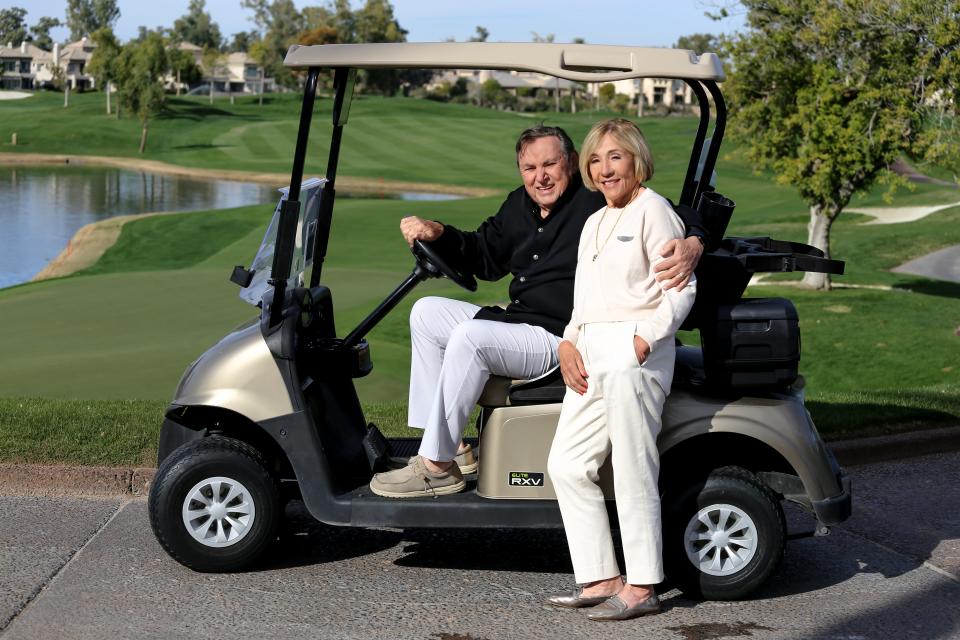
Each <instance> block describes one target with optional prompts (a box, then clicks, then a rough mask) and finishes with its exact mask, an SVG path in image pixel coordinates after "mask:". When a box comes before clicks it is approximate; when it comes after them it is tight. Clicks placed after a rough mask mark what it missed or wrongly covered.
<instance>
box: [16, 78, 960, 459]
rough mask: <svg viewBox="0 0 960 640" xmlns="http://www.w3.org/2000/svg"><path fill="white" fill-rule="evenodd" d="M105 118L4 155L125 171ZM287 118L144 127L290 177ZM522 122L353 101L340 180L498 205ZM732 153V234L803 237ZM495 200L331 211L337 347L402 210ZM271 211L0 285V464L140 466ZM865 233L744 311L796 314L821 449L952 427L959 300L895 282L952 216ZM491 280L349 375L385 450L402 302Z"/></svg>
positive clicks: (167, 121)
mask: <svg viewBox="0 0 960 640" xmlns="http://www.w3.org/2000/svg"><path fill="white" fill-rule="evenodd" d="M102 110H103V104H102V97H100V96H99V95H98V94H81V95H79V96H73V97H72V98H71V107H70V109H68V110H66V111H64V110H63V108H62V99H60V98H58V94H51V95H45V94H37V95H35V96H34V97H33V98H30V99H27V100H20V101H15V102H14V103H10V104H0V116H2V117H0V122H2V123H3V124H2V125H0V126H2V129H0V139H7V140H8V139H9V135H8V130H9V131H13V130H15V131H17V132H18V136H19V137H20V139H21V140H23V141H24V143H25V145H24V146H23V147H22V148H21V147H17V149H16V150H18V151H28V152H31V153H42V152H48V153H54V152H56V153H83V154H96V153H100V154H103V155H111V156H118V155H125V154H127V149H126V145H127V144H128V143H129V146H130V149H129V152H130V153H129V155H130V156H131V157H133V156H135V155H136V153H135V152H136V140H137V139H138V138H137V136H138V135H139V131H138V125H136V123H135V122H134V121H132V120H127V119H122V120H119V121H117V120H115V119H113V118H107V117H106V116H105V115H103V113H102ZM298 111H299V106H298V102H297V100H296V99H294V98H293V97H287V96H281V97H279V98H275V99H274V100H271V101H270V102H268V104H266V105H265V106H264V107H263V108H260V107H258V106H257V105H256V104H255V103H253V102H252V101H243V100H238V101H237V104H236V105H234V106H230V105H228V104H226V103H225V101H224V104H219V103H218V104H217V105H214V108H213V109H211V108H210V107H209V105H207V104H206V103H205V101H204V100H201V99H185V98H184V99H176V100H171V111H170V112H169V113H168V114H167V115H166V116H165V117H163V118H160V119H157V120H156V122H155V123H154V124H153V125H152V126H151V143H150V145H149V146H148V153H147V154H146V156H147V157H148V158H150V159H154V160H163V161H166V162H174V163H177V164H182V165H187V166H197V167H204V168H211V167H220V168H224V169H243V170H261V171H285V170H288V168H289V163H290V155H291V151H292V148H293V140H294V138H295V134H296V124H295V123H296V119H297V115H298ZM328 111H329V101H328V100H321V101H320V104H319V107H318V113H319V117H318V118H317V124H316V125H315V127H314V130H313V132H312V138H311V140H312V143H311V149H312V154H311V157H312V158H313V160H312V161H311V162H312V164H310V165H308V166H309V168H310V169H311V171H312V172H313V173H318V172H319V171H320V168H321V166H322V164H324V163H325V161H326V147H325V145H326V143H327V140H326V133H327V132H328V131H329V124H328V122H329V120H328V115H329V114H328ZM546 116H547V117H546V119H547V120H548V122H550V123H557V124H561V125H562V126H564V127H567V128H568V130H569V131H570V133H571V135H572V136H573V137H574V139H575V140H578V139H582V137H583V135H584V134H585V132H586V130H587V128H588V127H589V125H590V124H592V122H594V121H595V120H596V119H598V117H599V116H598V115H597V114H576V115H570V114H560V115H557V114H546ZM71 119H73V120H71ZM77 120H79V121H80V122H86V125H85V126H86V128H87V130H88V132H89V135H88V138H87V139H86V140H84V139H83V138H82V137H80V136H77V137H75V136H74V135H72V134H68V130H67V129H68V127H67V126H66V125H65V124H63V123H61V121H63V122H64V123H69V122H75V121H77ZM532 122H535V120H532V119H531V118H528V117H524V116H521V115H518V114H509V113H499V112H495V111H491V110H485V109H477V108H474V107H470V106H463V105H441V104H436V103H431V102H426V101H416V100H410V99H383V98H364V99H358V100H357V101H355V103H354V105H353V108H352V110H351V121H350V124H349V125H348V127H347V130H346V133H345V135H344V153H343V157H342V161H341V165H340V172H341V174H343V175H352V176H359V177H368V178H369V179H371V180H373V181H375V180H377V179H379V178H380V177H383V178H384V179H390V180H404V181H414V182H416V181H423V182H433V183H448V184H467V185H475V186H483V187H489V186H495V187H497V188H501V189H504V190H506V189H508V188H511V187H513V186H515V183H516V181H517V179H516V169H515V165H514V159H513V153H512V147H513V141H514V138H515V136H516V134H517V133H518V132H519V131H520V130H522V129H523V128H524V127H526V126H529V125H530V124H531V123H532ZM41 123H42V124H43V125H44V126H38V125H40V124H41ZM641 126H642V128H643V129H644V131H645V133H646V134H647V136H648V138H649V140H650V143H651V147H652V148H653V149H654V152H655V159H656V162H657V175H656V176H655V178H654V180H653V181H652V182H651V186H652V187H653V188H655V189H657V190H659V191H660V192H662V193H664V194H665V195H668V196H671V197H675V196H676V192H677V190H678V185H679V184H680V181H681V179H682V174H683V171H684V169H685V166H686V161H687V158H688V154H689V144H690V141H691V140H692V136H693V132H694V130H695V128H696V121H695V120H693V119H691V118H664V119H657V118H647V119H644V120H643V121H642V122H641ZM61 127H62V128H61ZM73 127H74V128H76V124H74V125H73ZM58 136H62V137H61V138H60V139H58ZM463 149H469V153H466V152H464V151H463ZM726 149H730V151H725V152H724V153H723V154H722V155H721V159H720V161H719V167H718V174H719V181H718V189H719V190H720V191H722V192H723V193H724V194H726V195H728V196H729V197H731V198H733V199H734V200H736V201H737V203H738V208H737V211H736V213H735V215H734V220H733V223H732V224H731V229H730V230H728V234H729V235H769V236H772V237H776V238H778V239H784V240H795V241H804V240H805V238H806V222H807V214H806V211H805V207H804V206H803V204H802V203H801V202H800V201H799V199H798V198H797V196H796V194H795V192H794V191H793V190H792V189H790V188H789V187H786V186H781V185H776V184H774V183H773V181H772V180H771V179H770V177H769V176H763V175H759V176H758V175H754V174H753V172H752V171H751V170H750V168H749V167H748V166H747V164H746V163H745V162H744V161H743V159H742V158H741V157H740V156H739V154H738V153H736V152H735V150H733V148H732V147H726ZM0 150H3V151H11V150H13V149H11V148H10V147H9V146H4V147H2V148H0ZM881 195H882V194H881V192H880V191H879V190H877V191H876V192H871V193H870V194H867V195H866V196H865V197H863V198H862V199H858V200H857V201H856V202H855V205H856V206H865V205H870V206H877V205H882V204H883V201H882V197H881ZM958 199H960V198H958V197H957V192H955V191H953V190H950V189H948V188H946V187H942V186H937V185H921V186H919V187H918V188H917V189H916V190H914V191H912V192H908V191H903V192H900V193H899V194H898V195H897V197H896V204H897V205H898V206H906V205H913V204H929V203H937V202H955V201H957V200H958ZM500 200H501V198H499V197H494V198H479V199H470V200H460V201H455V202H404V201H391V200H376V199H370V200H364V199H342V200H340V201H339V202H338V204H337V209H336V213H335V217H334V225H333V230H332V235H331V240H330V247H329V254H328V256H327V261H326V263H325V266H324V270H323V278H322V281H323V282H324V284H326V285H327V286H329V287H330V288H331V290H332V293H333V298H334V302H335V307H336V312H337V318H336V320H337V328H338V332H339V333H340V334H345V333H347V331H349V329H350V328H352V327H353V326H354V325H355V324H356V323H357V322H359V320H360V319H361V318H362V317H363V316H365V315H366V314H367V313H369V311H370V310H372V309H373V308H374V306H375V305H376V304H377V303H378V302H379V301H380V300H381V299H382V298H383V297H384V296H385V295H386V294H387V293H389V292H390V291H391V290H392V289H393V287H395V286H396V285H397V284H398V283H399V282H400V281H401V280H402V279H403V278H404V277H405V276H406V275H407V274H408V273H409V270H410V269H411V268H412V265H413V258H412V256H411V255H410V253H409V251H408V249H407V248H406V245H405V243H404V242H403V240H402V239H401V238H400V235H399V232H398V223H399V219H400V218H401V217H402V216H403V215H409V214H417V215H421V216H423V217H429V218H434V219H440V220H443V221H445V222H448V223H451V224H454V225H456V226H459V227H461V228H473V227H475V226H476V225H477V224H479V222H480V221H482V220H483V218H484V217H486V216H488V215H491V214H492V213H494V212H495V211H496V208H497V206H498V205H499V202H500ZM272 212H273V207H272V205H267V206H253V207H243V208H238V209H231V210H223V211H206V212H195V213H189V214H176V215H168V216H157V217H152V218H144V219H141V220H136V221H133V222H129V223H127V224H126V225H124V227H123V231H122V233H121V235H120V237H119V239H118V241H117V243H116V244H115V245H114V246H113V247H111V248H110V249H108V250H107V252H106V253H105V254H104V255H103V256H102V257H101V259H100V260H99V261H98V262H97V263H96V264H94V265H93V266H91V267H90V268H88V269H86V270H84V271H81V272H79V273H76V274H73V275H71V276H69V277H65V278H60V279H56V280H50V281H44V282H37V283H30V284H25V285H21V286H17V287H12V288H9V289H4V290H0V323H2V328H3V331H0V353H2V354H3V363H4V365H5V366H3V367H2V368H0V460H6V461H23V462H71V463H81V464H150V463H151V462H152V460H153V456H154V455H155V447H156V441H157V433H158V429H159V424H160V418H161V416H162V412H163V410H164V408H165V406H166V403H167V402H168V401H169V399H170V398H171V397H172V394H173V391H174V388H175V386H176V383H177V381H178V379H179V377H180V374H181V373H182V372H183V370H184V368H185V367H186V366H187V365H188V364H189V363H190V362H192V361H193V360H194V359H195V358H196V357H197V356H198V355H199V354H200V353H202V352H203V351H204V350H205V349H206V348H208V347H209V346H210V345H212V344H214V343H215V342H216V341H217V340H218V339H219V338H220V337H222V336H223V335H224V334H225V333H226V332H228V331H229V330H230V329H231V328H232V327H234V326H236V325H237V324H239V323H241V322H243V321H245V320H247V319H249V318H250V317H251V316H252V315H254V314H255V313H256V311H257V310H256V309H254V308H253V307H250V306H249V305H247V304H245V303H244V302H242V301H241V300H240V299H239V297H238V296H237V294H238V289H237V287H236V286H235V285H233V284H231V283H230V282H229V281H228V276H229V273H230V270H231V269H232V267H233V266H234V265H237V264H249V262H250V260H251V259H252V257H253V254H254V253H255V251H256V248H257V246H258V245H259V243H260V240H261V238H262V235H263V231H264V228H265V226H266V224H267V222H268V221H269V219H270V216H271V215H272ZM865 220H867V218H866V217H864V216H861V215H856V214H844V215H843V216H842V217H841V218H840V220H839V221H838V223H837V224H836V225H835V227H834V234H833V251H834V256H835V257H837V258H839V259H842V260H846V261H847V274H846V275H845V276H842V277H838V278H836V279H835V282H837V283H843V284H852V285H859V287H858V288H843V289H837V290H834V291H832V292H829V293H817V292H811V291H806V290H801V289H797V288H796V287H794V286H792V283H790V282H776V283H775V284H773V285H771V286H755V287H751V288H750V290H749V291H748V293H747V295H748V296H750V297H771V296H783V297H789V298H791V299H792V300H793V301H794V302H795V304H796V305H797V308H798V310H799V312H800V318H801V331H802V337H803V359H802V362H801V371H802V373H803V374H804V376H805V377H806V379H807V398H808V407H809V409H810V411H811V414H812V415H813V417H814V420H815V422H816V423H817V425H818V428H819V429H820V430H821V432H822V433H824V434H825V435H826V436H827V437H849V436H856V435H865V434H875V433H883V432H887V431H895V430H901V429H904V428H918V427H927V426H933V425H937V424H944V423H953V424H956V423H957V422H958V421H960V392H958V388H960V369H958V364H957V361H958V358H957V355H958V353H960V337H958V336H957V335H956V331H957V329H958V326H960V285H957V284H951V283H945V282H939V281H933V280H928V279H924V278H917V277H915V276H909V275H904V274H896V273H892V272H890V271H889V269H890V268H892V267H894V266H896V265H898V264H900V263H902V262H904V261H906V260H908V259H911V258H914V257H917V256H920V255H924V254H926V253H928V252H930V251H933V250H936V249H939V248H941V247H944V246H949V245H953V244H960V208H957V207H955V208H951V209H946V210H943V211H940V212H938V213H936V214H933V215H931V216H929V217H927V218H924V219H922V220H919V221H917V222H912V223H905V224H896V225H863V224H862V223H863V222H864V221H865ZM782 279H784V280H790V279H791V278H790V277H785V278H782ZM774 280H776V279H774ZM506 284H507V283H506V282H505V281H504V282H499V283H481V286H480V289H479V290H478V292H477V293H475V294H467V293H466V292H464V291H463V290H460V289H458V288H456V287H455V286H454V285H452V284H451V283H449V281H446V280H434V281H430V282H428V283H425V284H423V285H421V286H420V287H418V289H417V290H415V291H414V293H413V294H412V295H411V296H409V297H408V299H406V300H404V301H403V302H402V303H401V304H400V305H399V306H398V308H397V309H396V310H394V311H393V312H392V313H391V314H390V315H389V316H388V317H387V318H386V319H385V320H384V321H383V322H382V323H381V324H380V325H379V326H378V327H377V328H376V329H375V330H374V331H373V332H372V333H371V334H370V335H369V336H368V338H369V340H370V343H371V347H372V352H371V353H372V357H373V360H374V363H375V368H374V371H373V373H372V374H371V375H370V376H368V377H367V378H364V379H361V380H358V389H359V392H360V396H361V399H362V400H363V402H364V403H365V404H364V408H365V412H366V415H367V419H368V420H371V421H374V422H377V423H378V424H380V426H381V428H382V429H383V430H384V431H385V432H388V433H391V434H400V433H404V432H405V430H406V429H405V427H404V425H403V422H404V407H405V402H406V383H407V369H408V366H409V338H408V332H407V326H406V322H407V315H408V313H409V309H410V306H411V305H412V304H413V302H414V300H415V299H416V298H418V297H420V296H422V295H445V296H454V297H458V298H462V299H467V300H471V301H473V302H476V303H478V304H489V303H496V302H501V301H505V299H506ZM682 338H683V339H684V340H685V341H687V342H691V341H695V340H696V336H691V335H684V336H682Z"/></svg>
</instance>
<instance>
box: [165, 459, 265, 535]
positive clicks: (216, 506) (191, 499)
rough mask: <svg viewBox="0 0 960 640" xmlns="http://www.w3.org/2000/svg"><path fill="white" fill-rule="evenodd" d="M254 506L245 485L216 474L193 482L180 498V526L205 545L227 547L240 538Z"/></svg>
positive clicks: (253, 515) (247, 527)
mask: <svg viewBox="0 0 960 640" xmlns="http://www.w3.org/2000/svg"><path fill="white" fill-rule="evenodd" d="M256 516H257V509H256V507H255V506H254V504H253V499H252V498H251V497H250V492H249V491H248V490H247V488H246V487H245V486H243V485H242V484H241V483H239V482H237V481H236V480H234V479H232V478H225V477H223V476H217V477H214V478H207V479H205V480H201V481H200V482H198V483H197V484H195V485H193V488H192V489H190V491H188V492H187V495H186V497H185V498H184V499H183V525H184V526H185V527H186V528H187V532H189V533H190V535H191V536H193V539H194V540H196V541H197V542H199V543H200V544H202V545H204V546H207V547H229V546H230V545H233V544H236V543H237V542H240V540H243V537H244V536H245V535H247V533H249V532H250V527H252V526H253V521H254V520H255V519H256Z"/></svg>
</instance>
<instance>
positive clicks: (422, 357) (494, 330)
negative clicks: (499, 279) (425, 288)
mask: <svg viewBox="0 0 960 640" xmlns="http://www.w3.org/2000/svg"><path fill="white" fill-rule="evenodd" d="M479 310H480V307H478V306H477V305H474V304H470V303H469V302H462V301H459V300H450V299H448V298H438V297H426V298H421V299H420V300H418V301H417V302H416V304H414V305H413V310H412V311H411V312H410V345H411V350H412V354H411V358H410V402H409V405H408V414H407V424H409V425H410V426H411V427H414V428H417V429H424V433H423V441H422V442H421V444H420V455H422V456H424V457H425V458H429V459H430V460H438V461H446V460H453V458H454V457H455V456H456V454H457V447H458V446H459V445H460V439H461V438H462V437H463V430H464V428H465V426H466V423H467V419H468V418H469V417H470V413H471V412H472V411H473V408H474V407H475V406H476V404H477V400H478V399H479V398H480V394H481V393H482V392H483V387H484V386H485V385H486V383H487V380H488V379H489V378H490V376H491V375H496V376H506V377H509V378H514V379H517V380H526V379H530V378H536V377H537V376H540V375H543V374H544V373H546V372H547V371H549V370H550V369H552V368H553V367H555V366H557V346H558V345H559V344H560V338H559V337H557V336H555V335H553V334H552V333H550V332H549V331H547V330H546V329H544V328H542V327H535V326H532V325H529V324H511V323H507V322H497V321H491V320H474V319H473V316H474V315H475V314H476V313H477V311H479Z"/></svg>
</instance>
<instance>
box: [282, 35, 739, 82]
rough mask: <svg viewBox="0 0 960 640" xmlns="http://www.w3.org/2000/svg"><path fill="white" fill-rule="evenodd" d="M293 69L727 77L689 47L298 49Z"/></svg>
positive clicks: (714, 60) (581, 78)
mask: <svg viewBox="0 0 960 640" xmlns="http://www.w3.org/2000/svg"><path fill="white" fill-rule="evenodd" d="M284 65H286V66H288V67H325V68H337V67H343V68H347V67H349V68H360V69H372V68H398V69H411V68H413V69H418V68H422V69H498V70H505V71H510V70H517V71H534V72H538V73H545V74H549V75H552V76H556V77H558V78H566V79H567V80H574V81H577V82H611V81H613V80H626V79H629V78H647V77H649V78H682V79H689V80H713V81H718V82H719V81H722V80H723V79H724V75H723V66H722V65H721V63H720V58H718V57H717V56H716V54H713V53H704V54H703V55H700V56H698V55H697V54H695V53H694V52H693V51H688V50H686V49H660V48H653V47H621V46H612V45H598V44H553V43H532V42H524V43H500V42H396V43H371V44H326V45H313V46H301V45H296V44H295V45H293V46H291V47H290V49H289V51H287V57H286V59H284Z"/></svg>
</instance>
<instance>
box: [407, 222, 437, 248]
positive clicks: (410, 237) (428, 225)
mask: <svg viewBox="0 0 960 640" xmlns="http://www.w3.org/2000/svg"><path fill="white" fill-rule="evenodd" d="M400 233H402V234H403V239H404V240H406V241H407V245H408V246H409V247H410V248H413V243H414V242H415V241H417V240H422V241H424V242H433V241H434V240H436V239H437V238H439V237H440V236H441V235H443V225H442V224H440V223H439V222H434V221H433V220H424V219H423V218H418V217H417V216H407V217H405V218H402V219H401V220H400Z"/></svg>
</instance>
